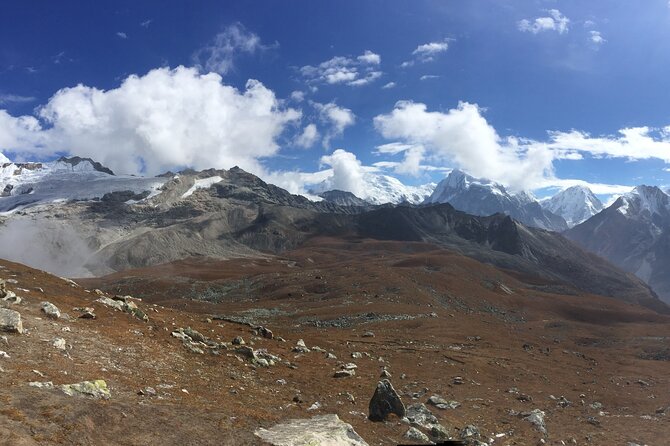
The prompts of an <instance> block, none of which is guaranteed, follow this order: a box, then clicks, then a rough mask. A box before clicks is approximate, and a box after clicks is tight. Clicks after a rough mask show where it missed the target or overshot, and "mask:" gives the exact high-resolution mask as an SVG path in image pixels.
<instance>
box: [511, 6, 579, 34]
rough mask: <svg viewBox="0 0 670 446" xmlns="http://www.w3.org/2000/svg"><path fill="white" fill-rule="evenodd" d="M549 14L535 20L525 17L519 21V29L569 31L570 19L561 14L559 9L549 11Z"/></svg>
mask: <svg viewBox="0 0 670 446" xmlns="http://www.w3.org/2000/svg"><path fill="white" fill-rule="evenodd" d="M547 12H548V13H549V16H546V17H537V18H536V19H534V20H533V21H531V20H528V19H523V20H521V21H519V22H518V23H517V27H518V29H519V31H523V32H530V33H533V34H538V33H541V32H545V31H557V32H558V33H559V34H563V33H567V32H568V30H569V24H570V19H568V18H567V17H566V16H564V15H563V14H561V11H559V10H558V9H550V10H549V11H547Z"/></svg>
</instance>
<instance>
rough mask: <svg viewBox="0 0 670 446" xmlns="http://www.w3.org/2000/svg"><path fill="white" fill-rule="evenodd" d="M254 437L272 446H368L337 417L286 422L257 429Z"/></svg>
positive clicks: (322, 416) (319, 417)
mask: <svg viewBox="0 0 670 446" xmlns="http://www.w3.org/2000/svg"><path fill="white" fill-rule="evenodd" d="M255 435H256V436H257V437H259V438H260V439H261V440H263V441H265V442H267V443H269V444H270V445H273V446H304V445H310V446H312V445H313V446H331V445H332V446H334V445H341V446H368V444H367V443H366V442H365V441H364V440H363V439H362V438H361V437H360V435H358V434H357V433H356V431H354V429H353V427H351V425H350V424H347V423H345V422H343V421H342V420H340V419H339V417H338V416H337V415H321V416H316V417H313V418H310V419H301V420H288V421H286V422H284V423H281V424H277V425H275V426H273V427H271V428H270V429H263V428H261V429H258V430H256V432H255Z"/></svg>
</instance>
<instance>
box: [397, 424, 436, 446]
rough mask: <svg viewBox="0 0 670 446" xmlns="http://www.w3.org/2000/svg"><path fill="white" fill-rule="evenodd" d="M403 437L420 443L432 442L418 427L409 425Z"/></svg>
mask: <svg viewBox="0 0 670 446" xmlns="http://www.w3.org/2000/svg"><path fill="white" fill-rule="evenodd" d="M403 437H405V438H407V439H408V440H411V441H418V442H420V443H422V444H432V442H431V441H430V438H428V435H426V434H424V433H423V432H421V431H420V430H419V429H417V428H415V427H410V428H409V429H408V430H407V432H405V435H403Z"/></svg>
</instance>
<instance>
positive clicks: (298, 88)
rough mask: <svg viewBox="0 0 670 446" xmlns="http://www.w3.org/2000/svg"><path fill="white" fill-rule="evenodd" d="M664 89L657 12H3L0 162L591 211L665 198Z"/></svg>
mask: <svg viewBox="0 0 670 446" xmlns="http://www.w3.org/2000/svg"><path fill="white" fill-rule="evenodd" d="M669 78H670V3H669V2H668V1H667V0H648V1H645V2H622V1H615V0H593V1H589V2H584V1H581V0H565V1H562V0H527V1H523V0H488V1H485V0H439V1H438V0H433V1H420V0H415V1H412V2H407V1H399V0H338V1H316V0H292V1H290V2H286V1H278V0H277V1H271V0H267V1H235V0H229V1H217V2H213V1H198V2H191V1H176V0H172V1H171V0H161V1H143V2H136V1H119V0H117V1H113V2H112V1H97V2H88V1H74V0H71V1H63V2H53V1H47V0H43V1H27V0H20V1H13V0H7V1H3V2H2V3H0V152H1V153H2V154H4V155H0V158H2V157H3V156H4V157H7V158H8V159H10V160H13V161H23V160H50V159H53V158H55V157H57V156H60V155H64V154H65V155H80V156H89V157H92V158H94V159H96V160H97V161H100V162H102V163H103V164H105V165H107V166H109V167H111V168H112V169H113V170H115V171H116V172H118V173H130V174H142V175H155V174H159V173H162V172H165V171H167V170H173V171H174V170H175V169H179V168H184V167H193V168H196V169H204V168H210V167H215V168H230V167H232V166H235V165H238V166H240V167H242V168H243V169H245V170H248V171H250V172H253V173H255V174H257V175H259V176H260V177H261V178H263V179H265V180H266V181H269V182H272V183H275V184H278V185H279V186H281V187H285V188H287V189H288V190H290V191H291V192H294V193H306V192H307V191H309V189H310V188H311V187H312V186H313V185H315V184H318V183H320V182H322V181H324V180H325V181H329V182H330V183H331V184H336V185H337V186H338V187H340V188H344V189H348V190H350V191H361V192H364V191H365V178H366V175H367V176H369V175H389V176H392V177H395V178H398V179H399V180H400V181H402V182H403V183H404V184H407V185H414V186H416V185H421V184H425V183H429V182H438V181H440V180H441V179H442V178H444V177H445V175H446V174H447V173H448V172H449V171H450V170H451V169H452V168H460V169H462V170H465V171H466V172H468V173H470V174H472V175H474V176H478V177H487V178H490V179H492V180H495V181H499V182H501V183H503V184H505V185H506V186H508V187H509V188H510V189H512V190H521V189H524V190H530V191H534V192H535V193H536V195H537V196H539V197H541V196H545V195H547V194H551V193H555V192H556V191H557V190H559V189H561V188H565V187H568V186H571V185H575V184H584V185H589V186H590V187H591V188H592V190H593V191H594V192H595V193H596V194H599V195H600V196H601V197H607V196H609V195H612V194H619V193H623V192H625V191H627V190H629V189H630V187H631V186H634V185H637V184H649V185H659V186H665V185H667V184H670V88H668V81H667V80H668V79H669Z"/></svg>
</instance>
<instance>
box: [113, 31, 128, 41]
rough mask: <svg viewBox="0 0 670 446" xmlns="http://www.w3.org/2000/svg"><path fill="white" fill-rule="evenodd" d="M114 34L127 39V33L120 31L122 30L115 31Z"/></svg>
mask: <svg viewBox="0 0 670 446" xmlns="http://www.w3.org/2000/svg"><path fill="white" fill-rule="evenodd" d="M116 35H117V36H118V37H120V38H121V39H127V38H128V34H126V33H124V32H122V31H119V32H117V33H116Z"/></svg>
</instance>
